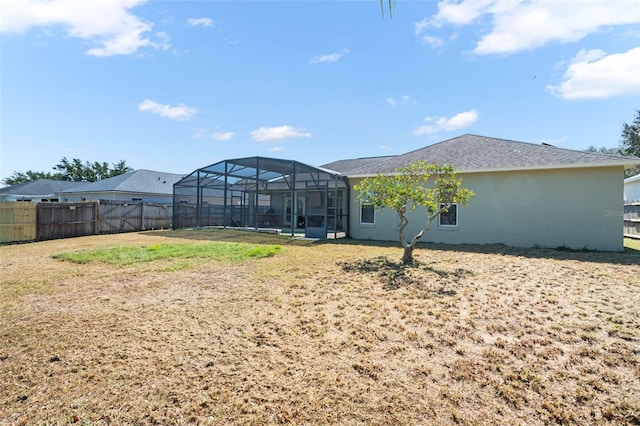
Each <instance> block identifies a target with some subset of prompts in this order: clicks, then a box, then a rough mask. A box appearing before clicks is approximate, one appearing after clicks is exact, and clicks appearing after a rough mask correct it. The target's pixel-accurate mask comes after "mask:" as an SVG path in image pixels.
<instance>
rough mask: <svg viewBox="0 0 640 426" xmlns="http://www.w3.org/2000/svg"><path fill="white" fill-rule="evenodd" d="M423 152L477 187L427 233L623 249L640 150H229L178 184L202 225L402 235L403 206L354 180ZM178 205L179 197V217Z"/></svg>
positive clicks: (482, 140) (517, 146) (456, 145)
mask: <svg viewBox="0 0 640 426" xmlns="http://www.w3.org/2000/svg"><path fill="white" fill-rule="evenodd" d="M417 160H424V161H427V162H429V163H437V164H451V165H453V167H454V168H455V169H456V171H458V172H459V174H460V176H461V177H462V179H463V185H464V187H466V188H469V189H471V190H473V191H474V192H475V194H476V195H475V197H474V198H473V199H472V200H471V201H470V203H469V205H468V206H466V207H462V206H453V207H452V208H451V209H450V211H449V212H448V214H447V215H441V216H440V217H439V219H438V220H437V223H436V222H434V224H433V226H432V229H430V230H429V232H428V233H426V234H425V236H424V237H423V241H431V242H439V243H455V244H464V243H472V244H491V243H502V244H506V245H510V246H519V247H532V246H540V247H567V248H573V249H584V248H586V249H593V250H611V251H620V250H622V249H623V235H622V227H623V222H622V216H621V215H619V214H617V212H621V211H622V207H623V206H622V199H621V198H620V194H621V193H622V186H623V176H624V170H625V168H627V167H631V166H634V165H637V164H640V159H637V158H625V157H618V156H613V155H607V154H602V153H592V152H583V151H574V150H569V149H563V148H557V147H554V146H551V145H548V144H541V145H539V144H532V143H526V142H517V141H511V140H506V139H498V138H491V137H485V136H478V135H471V134H467V135H463V136H459V137H456V138H453V139H449V140H445V141H442V142H439V143H435V144H432V145H429V146H427V147H424V148H421V149H418V150H415V151H411V152H408V153H406V154H402V155H397V156H386V157H369V158H361V159H350V160H338V161H335V162H332V163H329V164H325V165H323V166H321V167H317V168H314V167H312V166H308V165H304V164H301V163H297V162H292V161H290V160H276V159H266V158H261V157H252V158H250V159H236V160H225V161H223V162H219V163H215V164H212V165H210V166H207V167H204V168H202V169H198V170H196V171H194V172H193V173H192V174H191V175H189V176H187V177H185V179H183V180H181V181H180V182H178V183H176V186H175V189H174V193H175V194H176V197H179V198H181V199H182V200H183V201H182V202H183V203H184V204H190V203H192V204H194V209H193V211H194V212H196V213H195V215H196V216H195V223H196V224H197V225H198V226H207V225H221V226H251V227H256V228H257V227H261V226H266V227H273V226H278V227H283V228H290V231H291V233H292V234H293V233H294V232H295V230H296V229H297V230H300V229H302V230H303V231H305V235H306V236H308V237H311V236H313V237H320V238H324V237H326V236H327V234H331V233H333V235H334V236H338V234H339V233H340V234H341V235H344V236H348V237H351V238H354V239H362V240H383V241H395V240H397V239H398V219H397V215H396V213H395V212H393V211H392V210H391V209H382V210H374V209H373V208H372V207H371V206H370V205H367V204H366V203H361V202H360V201H359V200H358V193H357V191H355V190H354V186H355V185H357V184H358V183H359V182H361V181H362V180H363V179H365V178H367V177H373V176H376V175H377V174H379V173H380V174H388V173H394V172H395V171H396V169H397V168H398V167H400V166H404V165H408V164H411V163H413V162H415V161H417ZM272 165H274V168H275V167H277V170H272V169H271V168H270V167H271V166H272ZM275 165H277V166H275ZM271 172H273V173H271ZM260 203H262V204H260ZM205 205H206V206H207V208H208V209H211V208H212V207H213V206H215V209H216V214H210V213H206V214H203V213H202V211H203V210H202V208H203V207H204V206H205ZM265 208H268V209H269V210H272V211H274V212H275V213H273V215H274V216H273V217H274V219H277V220H274V221H273V223H271V221H266V220H264V217H265V213H266V211H265V210H264V209H265ZM208 211H211V210H208ZM180 215H181V213H180V212H178V211H177V210H176V205H175V204H174V226H175V227H180V226H179V224H180V223H181V222H180V220H179V219H180ZM300 217H302V218H303V219H305V220H304V221H300V220H297V218H300ZM424 217H425V212H424V210H422V211H421V210H420V209H417V210H415V211H414V212H412V213H411V214H410V216H409V219H410V224H409V228H408V229H407V234H412V233H413V234H415V233H417V232H418V231H419V229H420V228H421V227H422V225H423V224H424ZM261 219H262V221H261ZM267 222H269V223H267ZM309 227H311V228H312V231H308V230H307V228H309Z"/></svg>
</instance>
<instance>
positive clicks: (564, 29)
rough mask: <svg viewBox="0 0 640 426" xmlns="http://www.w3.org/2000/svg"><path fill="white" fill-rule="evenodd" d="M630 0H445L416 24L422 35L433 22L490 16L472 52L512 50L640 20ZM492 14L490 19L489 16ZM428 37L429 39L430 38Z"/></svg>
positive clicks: (567, 39)
mask: <svg viewBox="0 0 640 426" xmlns="http://www.w3.org/2000/svg"><path fill="white" fill-rule="evenodd" d="M632 4H633V2H632V1H630V0H589V1H583V2H580V3H579V5H578V4H577V3H576V2H575V1H548V0H462V1H460V2H458V1H454V0H444V1H441V2H440V3H438V13H437V14H436V15H434V16H433V17H430V18H425V19H423V20H422V21H420V22H417V23H415V24H414V27H415V33H416V37H418V38H419V39H421V40H424V39H425V37H431V35H430V34H428V31H430V30H431V29H432V28H442V27H444V26H445V25H453V26H464V25H470V24H473V23H477V22H481V21H487V20H490V21H491V25H492V26H491V29H490V30H489V32H488V33H487V34H485V35H484V36H483V37H482V38H481V39H480V40H479V41H478V42H477V44H476V47H475V49H474V50H473V52H474V53H476V54H479V55H486V54H511V53H515V52H518V51H522V50H528V49H534V48H538V47H541V46H544V45H546V44H547V43H550V42H554V41H556V42H561V43H569V42H576V41H578V40H580V39H582V38H584V37H585V36H587V35H588V34H591V33H594V32H596V31H598V30H600V29H601V28H603V27H608V26H616V25H627V24H636V23H640V14H638V13H634V12H633V6H632ZM485 18H488V19H485ZM427 40H428V39H427Z"/></svg>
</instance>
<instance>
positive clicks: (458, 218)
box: [438, 203, 460, 231]
mask: <svg viewBox="0 0 640 426" xmlns="http://www.w3.org/2000/svg"><path fill="white" fill-rule="evenodd" d="M443 205H444V203H440V204H438V208H441V206H443ZM453 206H455V207H456V224H455V225H448V224H446V223H445V224H442V223H440V215H438V228H440V229H446V230H452V231H453V230H456V229H458V227H459V226H460V207H459V206H458V204H457V203H452V204H451V207H453Z"/></svg>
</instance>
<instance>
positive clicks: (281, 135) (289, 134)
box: [249, 126, 311, 142]
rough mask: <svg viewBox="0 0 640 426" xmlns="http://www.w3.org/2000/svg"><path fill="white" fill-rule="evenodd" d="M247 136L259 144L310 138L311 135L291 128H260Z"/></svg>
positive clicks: (302, 130)
mask: <svg viewBox="0 0 640 426" xmlns="http://www.w3.org/2000/svg"><path fill="white" fill-rule="evenodd" d="M249 134H250V135H251V139H253V140H255V141H260V142H263V141H271V140H281V139H289V138H299V137H305V138H310V137H311V133H309V132H306V131H305V130H304V129H295V128H293V127H291V126H280V127H260V128H259V129H258V130H253V131H251V132H250V133H249Z"/></svg>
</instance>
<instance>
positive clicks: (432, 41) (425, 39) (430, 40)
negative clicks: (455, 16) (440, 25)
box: [420, 36, 444, 48]
mask: <svg viewBox="0 0 640 426" xmlns="http://www.w3.org/2000/svg"><path fill="white" fill-rule="evenodd" d="M420 41H421V42H422V43H424V44H428V45H429V46H431V47H433V48H436V47H442V46H444V40H442V39H441V38H440V37H434V36H422V37H421V38H420Z"/></svg>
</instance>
